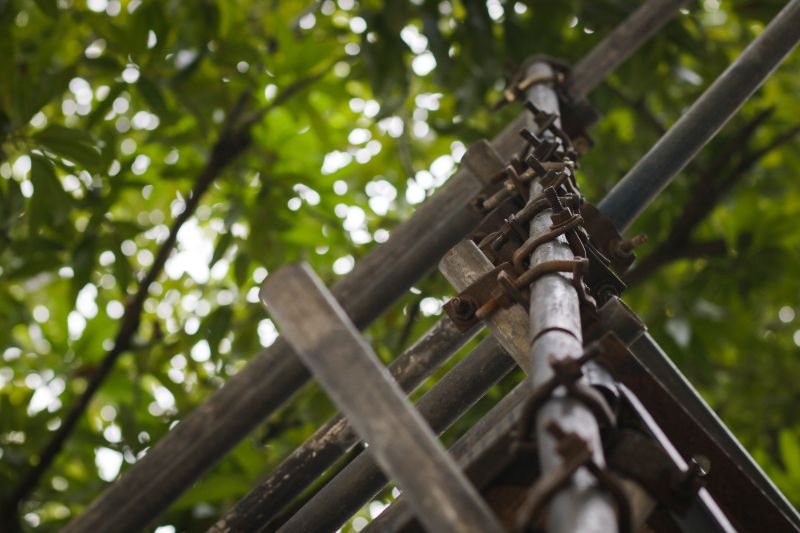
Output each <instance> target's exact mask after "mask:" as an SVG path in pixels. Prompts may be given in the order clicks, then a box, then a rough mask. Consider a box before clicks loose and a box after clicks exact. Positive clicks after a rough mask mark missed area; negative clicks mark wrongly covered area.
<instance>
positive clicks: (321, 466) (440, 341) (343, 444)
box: [209, 316, 481, 533]
mask: <svg viewBox="0 0 800 533" xmlns="http://www.w3.org/2000/svg"><path fill="white" fill-rule="evenodd" d="M480 329H481V328H480V327H477V326H476V327H475V328H473V329H472V330H470V331H469V332H466V333H462V332H460V331H459V330H458V328H456V326H455V325H454V324H453V322H452V321H451V320H450V318H449V317H447V316H445V317H443V318H442V319H441V320H439V321H438V322H437V323H436V324H434V325H433V326H431V328H430V329H429V330H428V331H427V332H425V333H424V334H423V335H422V336H421V337H420V338H419V339H417V341H416V342H415V343H414V344H413V345H412V346H411V347H410V348H409V349H408V350H406V351H404V352H403V353H402V354H400V355H399V356H398V357H397V359H395V360H394V361H393V362H392V364H391V365H389V372H390V373H391V374H392V377H394V378H395V380H396V381H397V383H398V384H399V385H400V387H401V388H402V389H403V390H404V391H406V392H408V391H411V390H413V389H415V388H416V387H417V386H418V385H419V384H420V383H422V382H423V381H424V380H425V379H427V378H428V377H429V376H430V375H431V374H432V373H433V371H434V370H435V369H436V368H438V367H439V366H440V364H441V363H442V362H444V361H445V360H447V359H448V358H449V357H450V356H451V355H452V354H453V353H455V352H456V351H457V350H458V349H459V348H461V347H462V346H463V345H464V344H465V343H466V342H467V341H469V340H470V339H471V338H472V337H473V336H474V335H475V333H476V332H477V331H478V330H480ZM359 442H360V439H359V438H358V435H357V434H356V433H355V431H354V430H353V428H352V426H351V425H350V423H349V422H348V421H347V419H346V418H345V417H344V416H343V415H341V414H337V415H335V416H334V417H332V418H331V419H330V420H328V421H327V422H326V423H325V424H323V425H322V426H321V427H320V428H319V429H318V430H317V431H315V432H314V434H313V435H312V436H311V437H309V438H308V439H306V441H305V442H304V443H303V444H302V445H301V446H299V447H298V448H297V449H295V450H294V451H293V452H292V453H291V454H290V455H289V456H288V457H287V458H286V459H285V460H284V461H283V462H281V464H280V465H278V466H277V467H276V468H275V469H274V470H273V471H272V472H271V473H270V475H269V476H268V477H267V478H266V479H265V480H264V481H262V482H261V483H259V484H258V485H257V486H256V487H255V488H254V489H253V490H252V491H250V493H248V494H247V495H246V496H245V497H244V498H242V499H241V500H239V502H238V503H237V504H236V505H235V506H234V507H233V508H231V509H230V510H229V511H228V512H226V513H225V515H224V516H223V517H222V518H220V519H219V520H218V521H217V523H216V524H215V525H214V526H213V527H212V528H211V529H210V530H209V531H210V532H213V533H228V532H232V531H253V530H257V529H258V528H259V527H260V526H261V525H263V524H266V523H269V522H270V521H271V520H272V519H273V518H275V517H276V516H277V515H278V513H280V511H281V510H282V509H283V508H284V506H286V505H288V504H289V503H290V502H291V501H292V500H293V499H294V498H295V497H296V496H298V495H299V494H300V493H301V492H302V491H303V489H305V488H306V487H307V486H308V485H309V484H310V483H311V482H313V481H314V480H315V479H316V478H317V477H319V476H321V475H322V474H323V473H324V472H325V470H326V469H328V468H329V467H330V466H331V465H333V464H334V463H335V462H336V461H337V460H338V459H339V458H340V457H342V455H344V454H345V453H347V452H349V451H350V450H352V449H353V448H354V447H355V446H356V444H358V443H359Z"/></svg>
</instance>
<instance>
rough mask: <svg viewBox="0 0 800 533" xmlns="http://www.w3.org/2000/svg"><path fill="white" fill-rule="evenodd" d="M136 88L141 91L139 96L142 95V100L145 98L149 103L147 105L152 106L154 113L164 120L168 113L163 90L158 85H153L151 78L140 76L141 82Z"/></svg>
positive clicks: (137, 83) (138, 82)
mask: <svg viewBox="0 0 800 533" xmlns="http://www.w3.org/2000/svg"><path fill="white" fill-rule="evenodd" d="M136 88H137V89H138V90H139V94H141V95H142V98H144V101H145V102H147V105H149V106H150V109H151V110H152V111H153V113H155V114H156V115H159V116H160V117H161V118H162V119H163V117H164V116H165V115H167V113H168V110H167V102H166V100H164V95H163V94H162V93H161V89H159V88H158V85H156V84H155V83H153V81H152V80H150V79H149V78H147V77H145V76H140V77H139V81H137V82H136Z"/></svg>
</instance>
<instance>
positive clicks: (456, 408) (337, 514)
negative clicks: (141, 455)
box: [265, 337, 516, 533]
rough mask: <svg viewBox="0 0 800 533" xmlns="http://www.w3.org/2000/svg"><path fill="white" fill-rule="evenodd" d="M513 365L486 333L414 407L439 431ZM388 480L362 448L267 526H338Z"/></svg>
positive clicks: (285, 532)
mask: <svg viewBox="0 0 800 533" xmlns="http://www.w3.org/2000/svg"><path fill="white" fill-rule="evenodd" d="M513 368H516V365H515V364H514V360H513V359H512V358H511V357H509V356H508V354H507V353H506V351H505V350H503V348H502V347H501V346H500V345H499V344H498V343H497V341H496V340H495V339H494V338H492V337H488V338H486V339H484V340H483V341H482V342H481V343H480V344H479V345H478V346H477V347H476V348H475V349H474V350H473V351H472V352H471V353H470V354H469V355H468V356H467V357H465V358H464V359H462V360H461V361H459V363H458V364H457V365H456V366H455V367H454V368H453V369H452V370H451V371H450V372H448V373H447V374H445V375H444V377H443V378H442V379H441V380H439V381H438V382H437V383H436V385H434V386H433V388H431V390H429V391H428V392H427V393H425V395H424V396H422V398H420V400H419V401H418V402H417V404H416V408H417V410H418V411H419V413H420V414H421V415H422V417H423V418H424V419H425V421H426V422H427V423H428V424H429V425H430V426H431V429H433V431H434V432H436V433H439V434H441V433H442V432H444V431H445V430H446V429H447V428H449V427H450V426H451V425H452V424H453V423H454V422H455V421H456V420H458V419H459V418H460V417H461V415H463V414H464V413H465V412H466V411H467V410H468V409H470V408H471V407H472V406H473V405H475V403H476V402H477V401H478V400H480V399H481V398H482V397H483V395H484V394H486V391H488V390H489V389H490V388H491V387H492V386H493V385H494V384H495V383H497V382H498V381H499V380H500V379H502V378H503V377H504V376H506V375H507V374H508V373H509V372H510V371H511V370H512V369H513ZM387 482H388V479H387V477H386V476H385V475H383V473H382V472H381V470H380V468H379V467H378V466H377V465H376V464H375V461H374V459H373V458H372V457H371V456H370V455H369V454H368V453H361V454H360V455H359V456H358V457H356V458H355V459H353V461H352V462H350V463H349V464H348V465H347V466H346V467H345V468H344V469H342V471H341V472H339V473H338V474H336V476H335V477H334V478H333V479H331V480H330V481H329V482H328V483H327V484H326V485H325V486H324V487H322V488H321V489H320V490H319V492H317V493H316V494H314V495H313V497H311V499H310V500H308V501H307V502H306V503H305V504H304V505H303V506H302V507H301V508H300V509H299V510H298V511H297V512H296V513H295V514H294V515H292V516H291V517H290V518H289V519H288V521H286V522H285V523H282V524H281V523H280V521H277V523H275V524H268V525H267V526H266V528H265V529H267V530H273V529H275V528H276V527H278V526H279V525H280V529H279V532H280V533H290V532H293V531H335V530H337V529H339V528H340V527H341V526H342V525H343V524H344V523H345V522H346V520H347V519H348V518H350V517H351V516H352V515H353V514H355V513H356V512H357V511H358V510H359V509H360V508H361V507H362V506H363V505H364V504H365V503H367V502H368V501H369V500H370V498H372V497H373V496H375V495H376V494H377V493H378V492H380V490H381V489H382V488H383V487H384V486H385V485H386V483H387Z"/></svg>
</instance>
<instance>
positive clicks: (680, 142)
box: [598, 0, 800, 232]
mask: <svg viewBox="0 0 800 533" xmlns="http://www.w3.org/2000/svg"><path fill="white" fill-rule="evenodd" d="M798 40H800V0H792V1H791V2H789V3H788V4H787V5H786V6H785V7H784V8H783V9H782V10H781V11H780V13H778V14H777V15H776V16H775V18H773V19H772V21H771V22H770V23H769V25H768V26H767V27H766V28H765V29H764V31H762V32H761V34H760V35H759V36H758V37H757V38H756V39H755V40H754V41H753V42H752V43H751V44H750V45H749V46H748V47H747V48H746V49H745V50H744V52H742V54H741V55H740V56H739V57H738V58H737V59H736V61H734V62H733V63H732V64H731V65H730V66H729V67H728V68H727V69H726V70H725V72H723V73H722V74H721V75H720V76H719V78H717V79H716V80H715V81H714V83H712V84H711V86H710V87H709V88H708V89H707V90H706V91H705V92H704V93H703V95H702V96H701V97H700V98H699V99H698V100H697V101H696V102H695V103H694V104H693V105H692V107H691V108H689V111H687V112H686V113H685V114H684V115H683V116H682V117H681V118H680V119H678V121H677V122H676V123H675V124H674V125H673V126H672V127H671V128H670V129H669V131H668V132H667V133H666V134H665V135H664V136H663V137H662V138H661V139H660V140H659V141H658V142H657V143H656V144H655V145H654V146H653V147H652V148H651V149H650V151H649V152H647V154H646V155H645V156H644V157H643V158H642V159H641V160H639V162H638V163H637V164H636V165H635V166H634V167H633V168H632V169H631V170H630V172H628V173H627V174H626V175H625V177H624V178H622V180H621V181H620V182H619V183H617V184H616V185H615V186H614V188H613V189H612V190H611V192H609V193H608V195H607V196H606V197H605V198H604V199H603V200H602V201H601V202H600V204H599V205H598V208H599V209H600V211H602V212H603V213H605V215H606V216H608V217H609V218H610V219H611V221H612V222H613V223H614V226H616V228H617V229H618V230H619V231H620V232H622V231H624V230H626V229H627V228H628V227H630V225H631V224H633V222H634V221H635V220H636V218H637V217H638V216H639V215H640V214H641V213H642V211H644V210H645V209H646V208H647V206H648V205H650V203H651V202H652V201H653V200H654V199H655V198H656V196H658V194H659V193H660V192H661V191H662V190H664V188H665V187H666V186H667V185H669V183H670V182H671V181H672V179H673V178H674V177H675V175H676V174H677V173H678V172H680V171H681V169H683V167H685V166H686V165H687V163H689V161H691V160H692V158H694V156H695V155H696V154H697V152H699V151H700V149H701V148H702V147H703V146H704V145H705V144H706V143H707V142H708V141H709V140H710V139H711V138H712V137H713V136H714V135H715V134H716V133H717V132H718V131H719V129H720V128H721V127H722V126H724V125H725V123H726V122H727V121H728V120H729V119H730V118H731V117H732V116H733V115H734V114H735V113H736V111H738V109H739V108H740V107H741V106H742V104H744V102H745V101H746V100H747V99H748V98H749V97H750V95H752V94H753V93H754V92H755V91H756V89H758V88H759V87H760V86H761V84H763V83H764V81H765V80H766V79H767V77H769V75H770V73H772V71H773V70H775V68H777V66H778V65H779V64H780V62H781V61H782V60H783V59H784V58H785V57H786V56H787V55H788V54H789V52H791V51H792V49H794V47H795V46H796V45H797V43H798Z"/></svg>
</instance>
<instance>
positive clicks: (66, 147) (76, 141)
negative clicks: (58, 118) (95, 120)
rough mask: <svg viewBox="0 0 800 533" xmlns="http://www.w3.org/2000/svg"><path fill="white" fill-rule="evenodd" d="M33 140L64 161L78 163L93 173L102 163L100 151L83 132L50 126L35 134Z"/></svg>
mask: <svg viewBox="0 0 800 533" xmlns="http://www.w3.org/2000/svg"><path fill="white" fill-rule="evenodd" d="M33 140H34V141H36V142H38V143H39V144H41V145H42V146H44V147H45V148H46V149H48V150H50V151H51V152H54V153H56V154H58V155H59V156H61V157H63V158H64V159H68V160H70V161H72V162H74V163H79V164H81V165H83V166H84V167H86V168H87V169H89V170H91V171H93V172H95V171H97V170H99V166H100V163H101V162H102V158H101V157H100V149H99V148H98V147H97V144H96V143H95V141H94V139H93V138H92V137H91V136H90V135H89V134H88V133H86V132H84V131H81V130H76V129H73V128H67V127H65V126H59V125H52V126H48V127H47V128H46V129H44V130H42V131H40V132H38V133H35V134H34V135H33Z"/></svg>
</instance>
